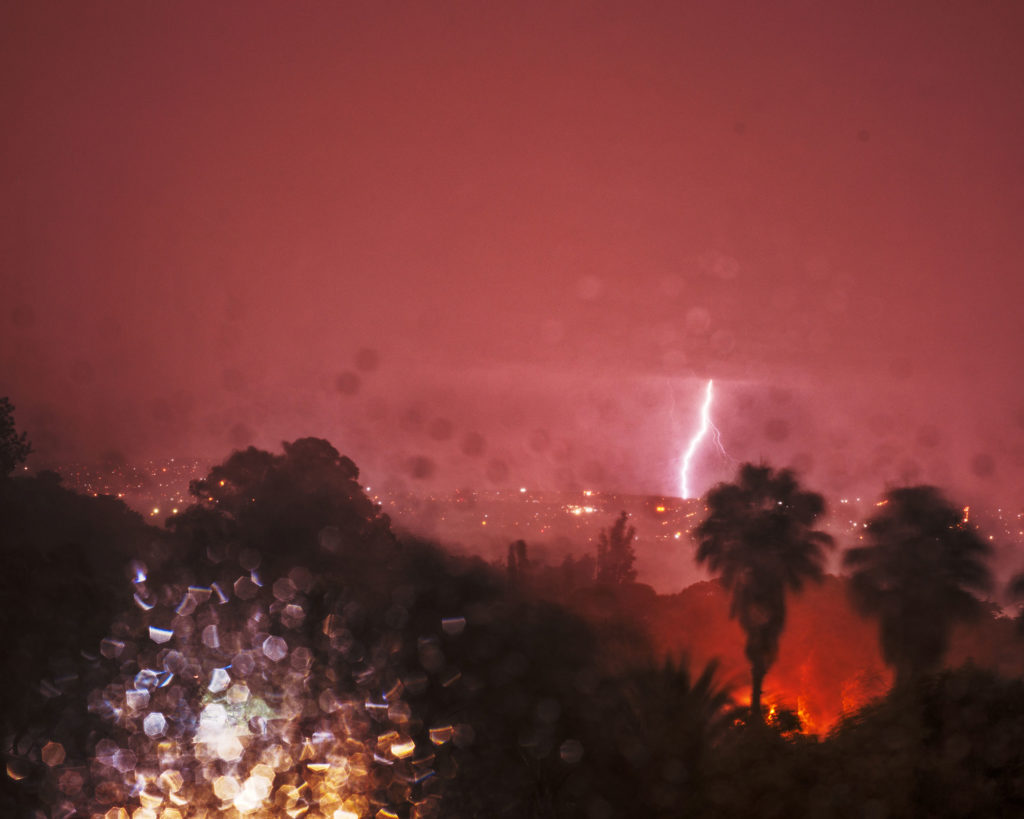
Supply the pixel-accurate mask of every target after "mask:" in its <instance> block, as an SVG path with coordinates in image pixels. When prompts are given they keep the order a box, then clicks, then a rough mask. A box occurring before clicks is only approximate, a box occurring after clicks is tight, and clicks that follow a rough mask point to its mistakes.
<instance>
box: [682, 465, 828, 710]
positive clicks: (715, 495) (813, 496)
mask: <svg viewBox="0 0 1024 819" xmlns="http://www.w3.org/2000/svg"><path fill="white" fill-rule="evenodd" d="M705 503H706V505H707V508H708V514H707V516H706V517H705V519H704V520H703V521H702V522H701V523H700V524H699V525H698V526H697V528H696V529H695V530H694V537H695V539H696V542H697V563H698V564H701V565H705V564H706V565H707V567H708V568H709V569H710V570H711V571H712V572H714V573H715V574H717V575H719V577H720V578H721V581H722V583H723V585H724V586H725V587H726V588H727V589H728V590H729V591H730V593H731V595H732V600H731V603H730V607H729V616H730V617H732V618H735V619H737V620H739V623H740V626H741V627H742V628H743V630H744V631H745V632H746V635H747V642H746V646H745V651H746V656H747V660H748V661H749V662H750V676H751V686H750V709H751V716H752V719H753V721H754V722H755V723H760V722H762V721H763V716H762V714H761V686H762V683H763V681H764V675H765V674H766V673H767V672H768V669H769V668H771V666H772V664H773V663H774V662H775V658H776V656H777V655H778V650H779V638H780V637H781V635H782V630H783V628H785V625H786V591H787V590H792V591H800V589H801V588H803V584H804V582H805V581H807V580H813V581H815V582H820V581H821V579H822V578H823V576H824V572H823V569H822V564H823V562H824V555H825V549H827V548H830V547H831V546H832V545H833V541H832V537H831V536H830V535H828V534H826V533H825V532H822V531H819V530H816V529H813V528H812V527H813V526H814V524H815V522H816V521H817V520H818V518H820V517H821V516H822V515H823V514H824V512H825V501H824V499H823V498H822V496H821V495H819V494H817V493H816V492H809V491H806V490H804V489H801V488H800V485H799V483H798V482H797V479H796V477H795V476H794V474H793V473H792V472H791V471H790V470H788V469H783V470H781V471H779V472H776V471H774V470H773V469H772V468H771V467H769V466H764V465H761V466H755V465H754V464H749V463H748V464H743V465H742V466H741V467H740V469H739V472H738V474H737V477H736V480H735V482H733V483H720V484H718V485H717V486H715V487H714V488H713V489H711V490H710V491H709V492H708V494H707V496H706V497H705Z"/></svg>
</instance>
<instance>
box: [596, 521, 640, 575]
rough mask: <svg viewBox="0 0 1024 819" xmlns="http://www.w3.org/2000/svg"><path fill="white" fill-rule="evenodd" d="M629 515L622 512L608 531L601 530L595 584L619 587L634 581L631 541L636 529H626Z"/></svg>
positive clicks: (633, 556) (633, 557)
mask: <svg viewBox="0 0 1024 819" xmlns="http://www.w3.org/2000/svg"><path fill="white" fill-rule="evenodd" d="M628 521H629V515H628V514H627V513H626V512H623V513H622V514H621V515H619V517H618V519H616V521H615V523H614V525H613V526H612V527H611V528H610V529H602V530H601V534H600V535H599V536H598V540H597V578H596V579H597V582H598V583H609V584H611V585H619V584H621V583H632V582H633V581H634V580H636V569H634V568H633V563H634V562H635V561H636V552H634V551H633V540H634V538H636V528H635V527H633V526H630V527H629V528H627V527H626V524H627V522H628Z"/></svg>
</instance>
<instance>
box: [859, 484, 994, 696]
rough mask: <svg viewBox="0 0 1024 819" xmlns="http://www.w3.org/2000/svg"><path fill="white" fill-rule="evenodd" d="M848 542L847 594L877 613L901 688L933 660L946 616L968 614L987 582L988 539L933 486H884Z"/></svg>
mask: <svg viewBox="0 0 1024 819" xmlns="http://www.w3.org/2000/svg"><path fill="white" fill-rule="evenodd" d="M878 507H879V509H878V512H877V513H876V514H875V515H874V516H873V517H872V518H870V519H869V520H868V522H867V523H866V524H865V526H864V531H865V536H866V543H867V545H865V546H858V547H857V548H855V549H850V550H849V551H848V552H847V553H846V554H845V555H844V556H843V565H844V566H845V567H846V568H847V569H849V570H852V575H851V577H850V593H851V595H852V597H853V601H854V604H855V605H856V606H857V608H858V609H859V610H860V611H861V612H862V613H864V614H868V615H871V616H874V617H877V618H878V626H879V638H880V642H881V646H882V656H883V657H884V658H885V661H886V662H887V663H888V664H889V665H890V666H892V668H893V670H894V671H895V672H896V685H897V687H901V686H903V685H905V684H907V683H909V682H912V681H914V680H917V679H918V678H919V677H920V676H921V675H922V674H924V673H926V672H928V671H932V670H934V669H935V668H937V667H938V666H939V664H940V663H941V662H942V658H943V656H945V653H946V648H947V647H948V645H949V635H950V632H951V631H952V628H953V625H954V623H956V622H957V621H959V620H966V619H968V618H970V617H973V616H975V615H976V614H978V613H979V612H980V611H981V608H982V606H981V602H980V601H979V599H978V598H977V597H976V596H975V593H986V592H988V591H989V590H990V589H991V588H992V576H991V574H990V572H989V569H988V565H987V563H986V559H987V558H988V556H989V553H990V552H991V548H990V547H989V545H988V543H987V542H986V541H984V540H982V538H981V537H980V536H979V535H978V533H977V532H976V531H975V530H974V529H972V528H971V527H970V526H969V525H968V523H967V521H966V520H964V518H963V515H962V514H961V512H960V511H959V510H958V509H957V508H956V507H955V506H953V505H952V504H951V503H950V502H949V501H948V500H946V499H945V498H944V497H943V496H942V493H941V492H939V490H938V489H936V488H935V487H934V486H908V487H903V488H899V489H891V490H889V491H888V492H886V493H885V495H884V496H883V498H882V500H881V501H880V502H879V504H878Z"/></svg>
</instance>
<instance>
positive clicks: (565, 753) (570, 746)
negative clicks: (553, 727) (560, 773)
mask: <svg viewBox="0 0 1024 819" xmlns="http://www.w3.org/2000/svg"><path fill="white" fill-rule="evenodd" d="M558 755H559V756H560V757H561V758H562V761H563V762H565V763H567V764H569V765H575V764H576V763H577V762H579V761H580V760H581V759H583V745H582V744H581V743H580V741H579V740H578V739H567V740H566V741H565V742H563V743H562V744H561V745H560V746H559V747H558Z"/></svg>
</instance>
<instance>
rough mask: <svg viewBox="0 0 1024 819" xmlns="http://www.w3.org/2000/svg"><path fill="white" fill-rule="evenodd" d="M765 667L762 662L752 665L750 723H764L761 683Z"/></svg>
mask: <svg viewBox="0 0 1024 819" xmlns="http://www.w3.org/2000/svg"><path fill="white" fill-rule="evenodd" d="M764 673H765V669H764V666H763V665H762V664H761V663H752V664H751V666H750V724H751V725H764V715H763V714H762V713H761V684H762V683H763V682H764Z"/></svg>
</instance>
